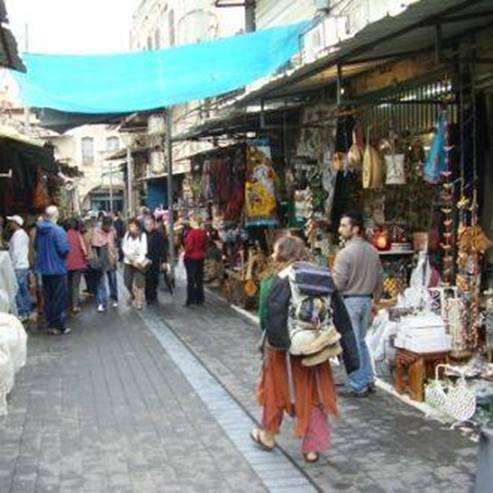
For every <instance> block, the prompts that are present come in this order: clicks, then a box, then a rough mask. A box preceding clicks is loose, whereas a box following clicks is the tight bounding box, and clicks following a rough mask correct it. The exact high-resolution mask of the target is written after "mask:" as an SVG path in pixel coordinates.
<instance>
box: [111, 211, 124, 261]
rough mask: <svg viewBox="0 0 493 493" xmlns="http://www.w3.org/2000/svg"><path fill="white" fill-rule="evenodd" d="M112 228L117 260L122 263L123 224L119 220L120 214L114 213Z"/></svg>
mask: <svg viewBox="0 0 493 493" xmlns="http://www.w3.org/2000/svg"><path fill="white" fill-rule="evenodd" d="M113 227H114V228H115V231H116V246H117V248H118V260H119V261H120V262H122V261H123V251H122V240H123V237H124V236H125V223H124V222H123V219H122V218H121V215H120V212H119V211H116V212H115V216H114V218H113Z"/></svg>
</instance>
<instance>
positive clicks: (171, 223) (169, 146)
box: [165, 108, 175, 277]
mask: <svg viewBox="0 0 493 493" xmlns="http://www.w3.org/2000/svg"><path fill="white" fill-rule="evenodd" d="M165 117H166V139H165V144H166V153H167V156H168V174H167V176H166V185H167V196H168V229H169V231H168V243H169V265H170V269H171V276H172V277H174V274H175V234H174V233H175V232H174V228H175V219H174V217H173V140H172V132H173V111H172V109H171V108H169V109H168V110H167V111H166V115H165Z"/></svg>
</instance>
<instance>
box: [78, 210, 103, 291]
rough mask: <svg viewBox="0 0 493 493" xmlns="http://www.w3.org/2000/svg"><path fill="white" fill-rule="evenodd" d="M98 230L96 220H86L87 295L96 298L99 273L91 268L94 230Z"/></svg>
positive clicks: (85, 273)
mask: <svg viewBox="0 0 493 493" xmlns="http://www.w3.org/2000/svg"><path fill="white" fill-rule="evenodd" d="M95 228H96V219H95V218H91V217H88V218H86V219H84V221H83V223H82V226H81V234H82V237H83V238H84V244H85V246H86V250H87V260H88V265H87V269H86V271H85V272H84V279H85V281H86V289H85V292H84V293H85V295H86V296H89V297H93V296H94V297H95V296H96V295H97V292H98V279H99V273H98V272H97V271H96V270H94V269H93V268H92V266H91V264H93V259H94V255H95V252H94V251H93V249H92V238H93V236H94V230H95Z"/></svg>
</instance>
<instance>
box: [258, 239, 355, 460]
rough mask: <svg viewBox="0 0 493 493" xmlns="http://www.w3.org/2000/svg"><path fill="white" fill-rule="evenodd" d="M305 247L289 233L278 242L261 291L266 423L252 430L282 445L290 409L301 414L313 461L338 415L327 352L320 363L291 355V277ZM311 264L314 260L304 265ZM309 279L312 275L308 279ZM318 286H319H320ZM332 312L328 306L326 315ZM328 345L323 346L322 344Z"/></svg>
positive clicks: (347, 334)
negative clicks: (283, 426)
mask: <svg viewBox="0 0 493 493" xmlns="http://www.w3.org/2000/svg"><path fill="white" fill-rule="evenodd" d="M304 250H305V245H304V243H303V241H302V240H301V239H300V238H296V237H293V236H285V237H283V238H281V239H279V240H278V241H277V242H276V244H275V246H274V254H273V263H272V265H271V266H270V268H269V269H268V271H267V272H266V273H264V280H263V281H262V284H261V289H260V300H259V314H260V324H261V328H262V330H263V331H264V332H263V335H264V337H263V341H262V344H261V351H262V357H263V364H262V372H261V378H260V383H259V386H258V389H257V398H258V402H259V404H260V405H261V406H262V420H261V422H262V427H261V428H257V429H254V430H253V431H252V432H251V438H252V440H254V441H255V443H257V444H258V445H259V446H260V447H261V448H262V449H263V450H266V451H271V450H272V449H273V448H274V447H275V445H276V435H277V434H278V433H279V431H280V427H281V423H282V420H283V415H284V413H287V414H288V415H290V416H292V417H294V418H295V434H296V436H297V437H299V438H302V439H303V444H302V450H303V454H304V457H305V460H306V461H307V462H316V461H317V460H318V459H319V454H320V453H321V452H324V451H326V450H327V449H328V448H329V446H330V428H329V420H328V415H329V414H332V415H336V416H337V415H338V409H337V404H336V391H335V385H334V381H333V377H332V370H331V366H330V362H329V360H328V358H329V354H327V353H326V352H325V350H323V351H321V352H320V353H318V354H317V355H315V356H316V357H317V358H319V360H318V361H313V360H312V361H311V363H313V366H312V365H311V364H310V365H308V363H307V361H306V357H305V356H292V355H290V354H289V353H288V350H289V348H290V345H291V340H290V334H289V329H288V325H289V318H290V316H292V310H291V308H292V306H294V305H293V297H292V292H291V284H290V278H291V277H293V276H292V274H293V272H294V270H293V269H294V266H295V265H296V266H299V264H296V262H297V261H299V260H301V259H302V257H303V254H304ZM303 265H304V266H307V265H308V266H310V264H306V263H305V264H303ZM328 279H329V280H330V277H328ZM305 280H307V279H305ZM330 284H331V286H330V287H331V293H332V294H331V298H330V303H331V308H332V312H333V323H334V325H335V327H336V328H337V331H338V332H339V333H340V334H341V336H342V339H341V345H342V347H343V349H344V354H343V357H344V362H345V364H346V366H347V368H348V369H349V370H350V371H352V370H353V369H355V368H357V367H358V353H357V350H356V343H355V341H354V335H353V332H352V329H351V323H350V321H349V317H348V314H347V312H346V309H345V307H344V303H343V302H342V299H341V298H340V297H339V295H338V294H337V292H336V291H335V286H333V283H332V281H331V280H330ZM315 285H317V284H315ZM329 311H330V308H329V307H328V306H326V311H325V313H326V314H327V312H329ZM321 347H322V348H323V346H321Z"/></svg>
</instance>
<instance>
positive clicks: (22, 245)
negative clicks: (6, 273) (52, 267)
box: [7, 215, 32, 322]
mask: <svg viewBox="0 0 493 493" xmlns="http://www.w3.org/2000/svg"><path fill="white" fill-rule="evenodd" d="M7 221H8V224H9V227H10V229H11V230H12V231H13V234H12V236H11V237H10V241H9V254H10V258H11V261H12V267H13V268H14V271H15V277H16V279H17V284H18V291H17V294H16V296H15V302H16V305H17V311H18V313H19V318H20V320H21V321H22V322H26V321H27V320H28V319H29V317H30V315H31V309H32V302H31V295H30V293H29V236H28V234H27V233H26V232H25V231H24V229H23V226H24V219H22V217H21V216H17V215H15V216H8V217H7Z"/></svg>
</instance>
